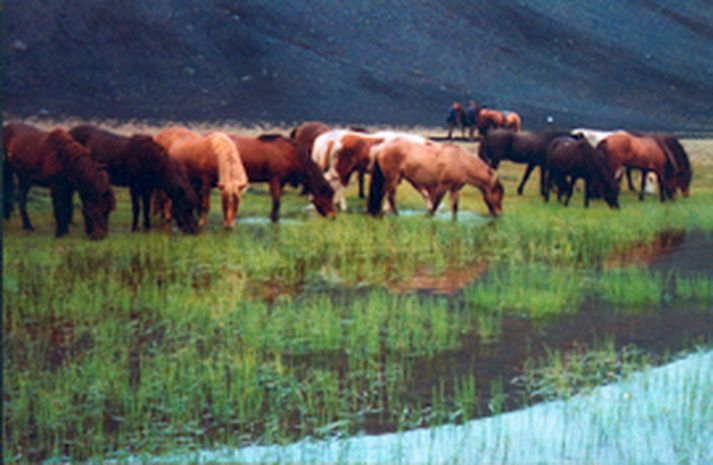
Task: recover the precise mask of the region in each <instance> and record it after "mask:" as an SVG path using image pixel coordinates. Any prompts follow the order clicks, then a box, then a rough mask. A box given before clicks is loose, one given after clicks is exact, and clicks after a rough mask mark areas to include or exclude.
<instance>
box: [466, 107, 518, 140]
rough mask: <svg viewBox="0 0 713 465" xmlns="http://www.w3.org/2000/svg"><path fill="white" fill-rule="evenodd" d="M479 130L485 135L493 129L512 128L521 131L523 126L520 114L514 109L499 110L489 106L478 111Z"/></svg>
mask: <svg viewBox="0 0 713 465" xmlns="http://www.w3.org/2000/svg"><path fill="white" fill-rule="evenodd" d="M477 125H478V132H479V133H480V135H481V136H484V135H485V134H487V133H488V131H490V130H491V129H498V128H504V129H510V130H512V131H519V130H520V128H521V126H522V120H521V119H520V115H518V114H517V113H515V112H514V111H505V112H502V111H498V110H491V109H489V108H481V109H480V111H479V112H478V121H477Z"/></svg>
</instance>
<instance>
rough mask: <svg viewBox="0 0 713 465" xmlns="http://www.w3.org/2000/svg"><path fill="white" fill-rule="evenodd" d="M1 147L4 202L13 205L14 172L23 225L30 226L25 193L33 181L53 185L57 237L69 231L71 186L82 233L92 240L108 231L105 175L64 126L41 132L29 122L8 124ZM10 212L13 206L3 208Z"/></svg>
mask: <svg viewBox="0 0 713 465" xmlns="http://www.w3.org/2000/svg"><path fill="white" fill-rule="evenodd" d="M3 147H4V150H5V166H4V179H5V185H4V196H5V202H6V207H9V206H11V203H9V202H8V201H9V199H12V198H13V190H14V179H13V175H14V176H17V179H18V181H19V200H18V203H19V207H20V216H21V217H22V227H23V228H24V229H26V230H32V229H34V228H33V226H32V223H31V222H30V217H29V216H28V214H27V193H28V191H29V190H30V187H32V186H33V185H37V186H43V187H49V188H50V190H51V193H52V205H53V207H54V217H55V221H56V223H57V228H56V233H55V235H56V236H57V237H60V236H63V235H65V234H67V232H68V231H69V222H70V220H71V215H72V194H73V193H74V191H75V190H76V191H78V192H79V196H80V198H81V200H82V213H83V214H84V230H85V232H86V234H87V235H88V236H89V237H90V238H92V239H101V238H103V237H105V236H106V235H107V233H108V232H109V213H111V211H112V210H113V209H114V208H115V206H116V202H115V199H114V192H113V191H112V189H111V186H110V185H109V175H108V174H107V172H106V171H105V170H104V169H103V168H101V166H100V165H99V164H98V163H97V162H95V161H94V160H93V159H92V157H91V155H90V154H89V152H88V151H87V149H85V148H84V147H82V146H81V145H80V144H79V143H77V142H76V141H75V140H74V139H72V137H71V136H70V135H69V134H68V133H67V132H66V131H65V130H63V129H55V130H54V131H51V132H44V131H40V130H39V129H37V128H34V127H32V126H29V125H27V124H22V123H13V124H8V125H5V126H4V127H3ZM10 213H11V209H8V208H6V210H5V218H9V216H10Z"/></svg>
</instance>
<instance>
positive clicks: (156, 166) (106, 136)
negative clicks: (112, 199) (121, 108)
mask: <svg viewBox="0 0 713 465" xmlns="http://www.w3.org/2000/svg"><path fill="white" fill-rule="evenodd" d="M69 133H70V134H71V136H72V137H74V139H75V140H76V141H77V142H79V143H80V144H82V145H83V146H85V147H86V148H87V149H89V151H90V152H91V154H92V157H93V158H94V159H95V160H96V161H98V162H100V163H102V164H103V165H104V166H106V167H107V170H108V171H109V178H110V180H111V183H112V184H113V185H115V186H123V187H128V188H129V191H130V193H131V207H132V212H133V221H132V223H131V230H132V231H136V230H137V229H138V222H139V211H140V210H141V205H140V202H143V212H144V229H146V230H148V229H150V228H151V218H150V209H151V195H152V194H153V192H154V190H157V189H161V190H163V191H164V192H166V193H167V194H168V196H169V197H170V199H171V205H172V209H173V212H172V213H173V217H174V218H175V219H176V223H177V224H178V227H179V228H180V229H181V231H183V232H185V233H189V234H195V233H196V232H197V231H198V222H197V220H196V217H195V216H194V212H195V210H196V208H197V207H198V198H197V197H196V194H195V192H194V191H193V188H192V187H191V185H190V182H189V181H188V176H187V175H186V170H185V168H184V167H183V166H182V165H181V164H180V163H178V162H177V161H176V160H174V159H172V158H171V157H170V156H169V155H168V152H166V149H164V148H163V147H162V146H161V145H159V144H158V143H157V142H156V141H154V140H153V138H152V137H150V136H146V135H134V136H132V137H125V136H121V135H118V134H114V133H112V132H109V131H106V130H104V129H100V128H98V127H96V126H91V125H88V124H86V125H80V126H76V127H74V128H72V129H71V130H70V131H69Z"/></svg>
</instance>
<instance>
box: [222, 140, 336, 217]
mask: <svg viewBox="0 0 713 465" xmlns="http://www.w3.org/2000/svg"><path fill="white" fill-rule="evenodd" d="M230 139H231V140H232V141H233V143H234V144H235V146H236V147H237V148H238V151H240V156H241V158H242V160H243V163H244V165H245V170H246V171H247V175H248V178H249V179H250V182H266V183H268V185H269V186H270V195H271V196H272V211H271V212H270V219H271V220H272V221H277V220H278V219H279V216H280V196H281V195H282V191H283V189H284V187H285V184H288V183H289V184H291V185H293V186H297V185H299V184H302V186H303V187H304V188H305V190H306V191H307V192H309V194H310V195H311V196H312V198H311V200H312V204H313V205H314V206H315V208H316V209H317V212H318V213H319V214H320V215H322V216H326V217H330V218H334V216H335V211H334V201H333V197H334V190H332V188H331V187H330V186H329V184H328V183H327V181H326V180H325V179H324V174H323V172H322V170H321V169H320V167H319V166H317V164H316V163H315V162H314V161H313V160H312V158H310V156H309V154H308V153H307V152H305V151H303V150H300V149H299V147H298V146H297V143H296V142H295V141H294V140H292V139H288V138H287V137H283V136H280V135H276V134H264V135H261V136H259V137H239V136H235V135H230Z"/></svg>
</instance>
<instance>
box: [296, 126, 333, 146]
mask: <svg viewBox="0 0 713 465" xmlns="http://www.w3.org/2000/svg"><path fill="white" fill-rule="evenodd" d="M330 129H331V128H330V127H329V126H327V125H326V124H324V123H321V122H319V121H307V122H304V123H302V124H300V125H299V126H297V127H296V128H294V129H293V130H292V132H290V139H292V140H294V141H295V143H296V144H297V148H299V150H301V151H303V152H305V153H309V154H311V153H312V146H313V145H314V140H315V139H316V138H317V137H318V136H320V135H321V134H324V133H325V132H328V131H329V130H330Z"/></svg>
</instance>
